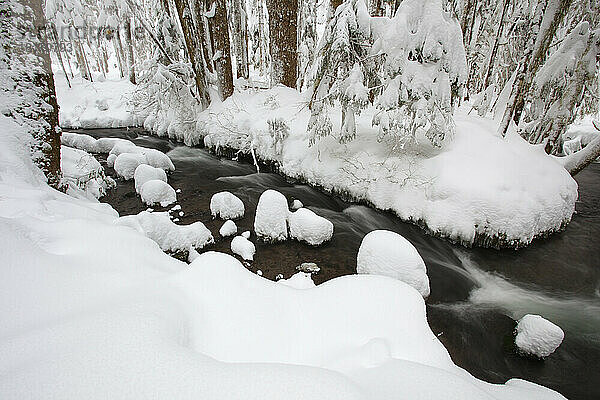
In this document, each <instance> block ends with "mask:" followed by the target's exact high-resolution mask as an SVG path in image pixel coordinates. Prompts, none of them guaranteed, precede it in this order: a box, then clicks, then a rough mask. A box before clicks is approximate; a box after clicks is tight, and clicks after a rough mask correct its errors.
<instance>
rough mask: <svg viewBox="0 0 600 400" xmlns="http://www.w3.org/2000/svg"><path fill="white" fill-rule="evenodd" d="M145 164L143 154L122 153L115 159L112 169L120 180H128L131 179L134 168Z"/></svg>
mask: <svg viewBox="0 0 600 400" xmlns="http://www.w3.org/2000/svg"><path fill="white" fill-rule="evenodd" d="M145 163H146V157H145V156H144V155H143V154H137V153H123V154H119V155H118V156H117V158H116V159H115V164H114V169H115V172H116V173H117V175H119V176H120V177H121V178H123V179H125V180H129V179H133V175H134V174H135V170H136V168H137V167H138V166H140V164H145Z"/></svg>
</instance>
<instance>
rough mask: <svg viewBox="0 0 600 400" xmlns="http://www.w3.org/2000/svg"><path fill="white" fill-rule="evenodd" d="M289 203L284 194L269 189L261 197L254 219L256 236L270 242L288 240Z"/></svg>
mask: <svg viewBox="0 0 600 400" xmlns="http://www.w3.org/2000/svg"><path fill="white" fill-rule="evenodd" d="M288 213H289V210H288V203H287V200H286V198H285V196H284V195H283V194H281V193H280V192H278V191H276V190H272V189H268V190H265V191H264V192H263V194H261V195H260V198H259V199H258V206H256V217H255V218H254V231H255V232H256V236H258V237H259V238H261V239H263V240H266V241H268V242H278V241H282V240H286V239H287V237H288V231H287V217H288Z"/></svg>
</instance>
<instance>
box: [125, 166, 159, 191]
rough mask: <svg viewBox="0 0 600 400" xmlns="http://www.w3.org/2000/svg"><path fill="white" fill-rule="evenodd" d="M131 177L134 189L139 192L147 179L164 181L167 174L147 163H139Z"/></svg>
mask: <svg viewBox="0 0 600 400" xmlns="http://www.w3.org/2000/svg"><path fill="white" fill-rule="evenodd" d="M133 179H134V180H135V191H136V192H137V193H139V192H140V189H141V188H142V185H144V183H146V182H148V181H152V180H159V181H163V182H166V181H167V174H166V172H165V171H164V170H163V169H161V168H154V167H152V166H150V165H147V164H140V165H138V167H137V168H136V169H135V172H134V173H133Z"/></svg>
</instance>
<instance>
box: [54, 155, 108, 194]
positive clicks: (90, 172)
mask: <svg viewBox="0 0 600 400" xmlns="http://www.w3.org/2000/svg"><path fill="white" fill-rule="evenodd" d="M60 164H61V170H62V173H63V182H64V183H66V184H67V186H68V189H67V193H68V194H70V195H72V196H74V197H79V193H83V194H84V196H85V197H86V198H89V199H99V198H100V197H102V196H104V195H105V194H106V191H107V190H108V189H109V188H111V187H113V186H115V181H114V180H113V179H112V178H110V177H108V176H105V175H104V168H102V166H101V165H100V163H99V162H98V160H96V159H95V158H94V156H92V155H91V154H89V153H87V152H85V151H83V150H78V149H76V148H71V147H67V146H61V157H60Z"/></svg>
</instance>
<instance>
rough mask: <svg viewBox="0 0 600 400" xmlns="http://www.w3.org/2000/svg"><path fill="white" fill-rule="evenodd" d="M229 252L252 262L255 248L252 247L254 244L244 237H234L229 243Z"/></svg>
mask: <svg viewBox="0 0 600 400" xmlns="http://www.w3.org/2000/svg"><path fill="white" fill-rule="evenodd" d="M231 251H232V252H233V254H237V255H238V256H240V257H242V258H243V259H244V260H247V261H253V260H254V254H255V253H256V247H254V243H252V242H251V241H249V240H248V239H246V238H245V237H243V236H236V237H234V238H233V240H232V241H231Z"/></svg>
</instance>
